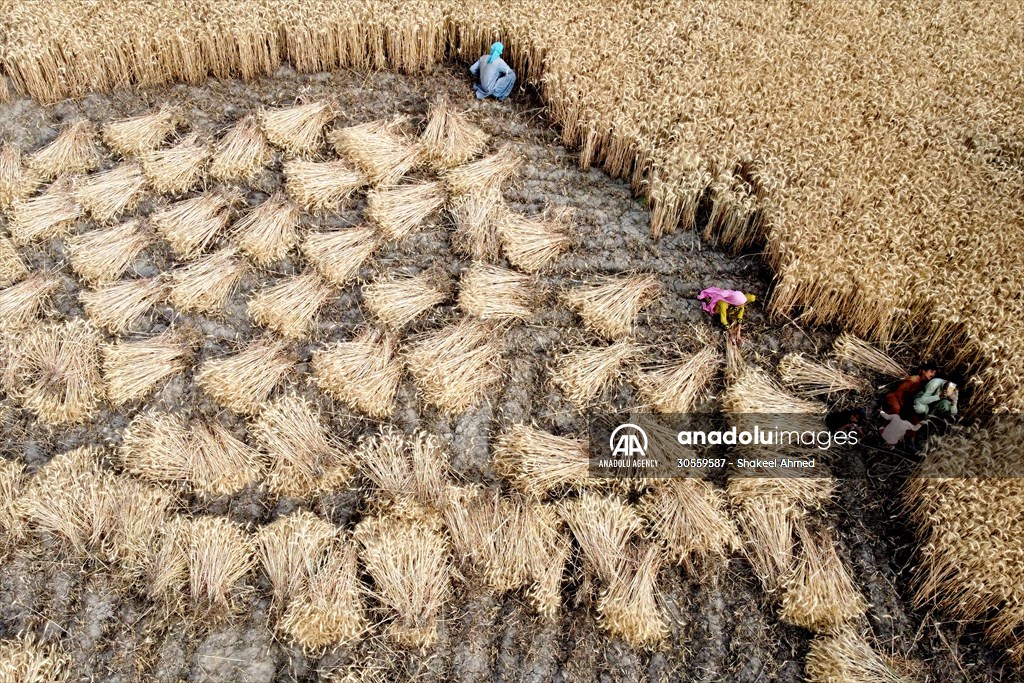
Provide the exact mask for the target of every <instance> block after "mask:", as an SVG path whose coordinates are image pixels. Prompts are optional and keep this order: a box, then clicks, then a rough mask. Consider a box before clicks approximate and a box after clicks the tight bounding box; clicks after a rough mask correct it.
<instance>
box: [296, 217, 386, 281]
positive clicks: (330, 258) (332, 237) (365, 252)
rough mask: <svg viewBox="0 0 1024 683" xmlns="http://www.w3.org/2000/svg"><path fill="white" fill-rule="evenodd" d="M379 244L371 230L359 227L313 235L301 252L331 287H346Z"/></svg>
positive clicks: (306, 241) (308, 238)
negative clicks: (332, 285)
mask: <svg viewBox="0 0 1024 683" xmlns="http://www.w3.org/2000/svg"><path fill="white" fill-rule="evenodd" d="M379 245H380V238H378V237H377V235H376V234H375V233H374V230H373V228H372V227H368V226H356V227H353V228H344V229H341V230H331V231H330V232H314V233H310V234H309V235H308V236H307V237H306V239H305V241H304V242H303V243H302V253H303V254H305V256H306V258H307V259H309V262H310V263H312V264H313V267H314V268H316V270H317V272H319V273H320V274H321V275H323V276H324V278H326V279H327V280H328V281H329V282H330V283H331V284H334V285H336V286H338V287H344V286H345V285H347V284H348V283H349V282H350V281H351V280H352V279H354V278H355V277H356V276H357V275H358V274H359V268H360V267H361V266H362V265H363V263H364V262H365V261H366V259H368V258H369V257H370V254H372V253H373V252H374V250H376V248H377V247H378V246H379Z"/></svg>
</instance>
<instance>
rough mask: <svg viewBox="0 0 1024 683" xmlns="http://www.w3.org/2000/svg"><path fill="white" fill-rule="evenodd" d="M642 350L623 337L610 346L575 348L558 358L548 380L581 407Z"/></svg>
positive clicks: (604, 387) (613, 379) (596, 394)
mask: <svg viewBox="0 0 1024 683" xmlns="http://www.w3.org/2000/svg"><path fill="white" fill-rule="evenodd" d="M642 352H643V347H641V346H640V345H639V344H635V343H633V342H631V341H626V340H622V341H617V342H615V343H613V344H611V345H610V346H581V347H577V348H575V349H571V350H569V351H568V352H567V353H565V354H563V355H562V357H561V358H560V359H559V360H558V362H557V367H556V368H555V370H554V372H553V373H552V375H551V381H552V382H553V383H554V384H556V385H557V386H558V387H560V388H561V390H562V393H564V394H565V397H566V398H568V399H569V400H570V401H572V402H573V403H575V404H576V405H577V406H579V407H581V408H582V407H585V406H586V405H587V404H589V403H590V401H592V400H593V399H595V398H596V397H598V396H599V395H600V394H601V392H603V391H605V390H606V389H607V388H608V387H609V386H611V384H612V383H613V382H615V380H616V379H618V378H619V377H621V376H623V374H624V373H625V370H624V366H625V365H626V363H627V362H630V361H632V360H634V359H635V358H637V357H638V356H639V355H640V354H641V353H642Z"/></svg>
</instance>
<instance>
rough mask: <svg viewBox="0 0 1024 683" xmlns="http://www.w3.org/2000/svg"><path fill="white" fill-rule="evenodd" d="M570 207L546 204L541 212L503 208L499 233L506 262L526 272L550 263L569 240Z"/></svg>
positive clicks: (570, 241)
mask: <svg viewBox="0 0 1024 683" xmlns="http://www.w3.org/2000/svg"><path fill="white" fill-rule="evenodd" d="M572 215H573V212H572V209H569V208H568V207H555V208H549V209H546V210H545V211H544V213H543V214H542V215H541V216H537V217H531V216H524V215H523V214H521V213H518V212H515V211H505V212H504V214H503V215H502V216H501V217H500V219H499V220H498V237H499V238H500V239H501V246H502V249H504V251H505V256H506V257H507V258H508V262H509V263H511V264H512V265H513V266H515V267H516V268H520V269H522V270H525V271H526V272H528V273H536V272H539V271H541V270H544V269H545V268H546V267H548V266H550V265H551V264H552V263H553V262H554V261H555V259H557V258H558V256H559V254H561V253H562V252H564V251H565V250H567V249H568V248H569V247H570V245H571V244H572V238H571V237H570V236H569V230H570V226H571V225H572Z"/></svg>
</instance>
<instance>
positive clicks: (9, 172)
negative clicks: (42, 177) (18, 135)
mask: <svg viewBox="0 0 1024 683" xmlns="http://www.w3.org/2000/svg"><path fill="white" fill-rule="evenodd" d="M38 183H39V180H38V179H37V178H35V177H33V176H32V175H31V173H30V172H29V171H28V170H27V169H26V168H25V166H24V165H23V164H22V160H21V150H20V149H18V148H17V147H15V146H14V145H13V144H12V143H10V142H5V143H3V144H2V145H0V211H6V210H7V209H9V208H11V206H12V205H13V204H14V202H16V201H18V200H19V199H24V198H25V197H27V196H29V195H30V194H32V191H33V190H34V189H35V188H36V186H37V185H38Z"/></svg>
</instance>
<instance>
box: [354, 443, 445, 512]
mask: <svg viewBox="0 0 1024 683" xmlns="http://www.w3.org/2000/svg"><path fill="white" fill-rule="evenodd" d="M450 460H451V454H450V453H449V452H448V450H447V448H445V446H444V444H443V442H441V441H440V440H439V439H438V438H437V437H434V436H431V435H429V434H424V433H417V434H416V435H415V436H406V435H404V434H402V433H401V432H399V431H398V430H397V429H394V428H391V427H385V428H383V429H382V430H381V432H380V433H378V434H375V435H372V436H369V437H364V438H363V439H361V440H360V443H359V448H358V450H357V452H356V461H357V462H358V465H359V469H360V471H362V472H363V474H364V475H366V478H367V479H369V480H370V481H371V482H372V483H373V486H374V487H375V488H376V489H377V490H378V491H380V492H381V493H382V494H383V498H386V499H387V500H388V502H394V503H400V502H403V501H411V502H413V503H415V504H416V505H418V506H419V507H421V508H423V509H430V508H435V509H439V508H441V507H443V502H444V501H443V496H444V487H445V484H446V483H447V481H448V476H449V462H450ZM377 507H381V506H380V505H379V504H377Z"/></svg>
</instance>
